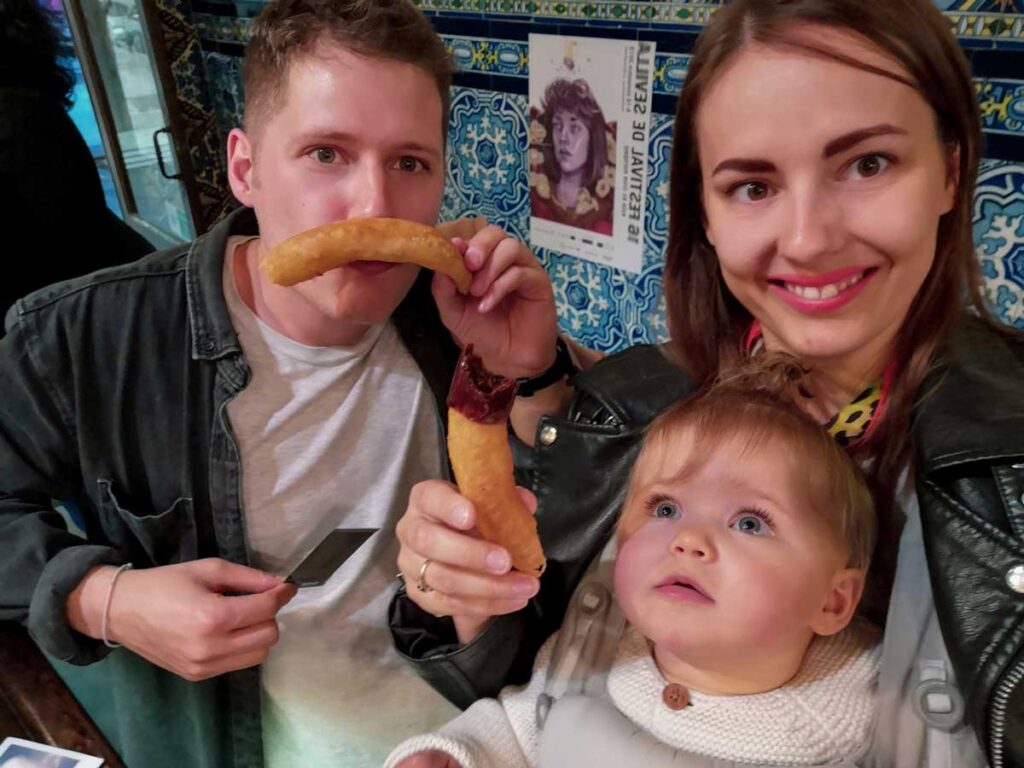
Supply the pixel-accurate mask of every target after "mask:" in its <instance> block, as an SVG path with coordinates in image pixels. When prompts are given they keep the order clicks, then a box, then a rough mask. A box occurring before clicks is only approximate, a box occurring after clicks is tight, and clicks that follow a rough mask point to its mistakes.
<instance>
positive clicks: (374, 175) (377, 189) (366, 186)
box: [348, 162, 392, 219]
mask: <svg viewBox="0 0 1024 768" xmlns="http://www.w3.org/2000/svg"><path fill="white" fill-rule="evenodd" d="M353 176H354V177H353V178H351V179H349V182H350V183H351V184H352V187H351V189H350V190H349V194H350V203H349V210H348V214H349V216H348V217H349V218H350V219H376V218H380V217H383V216H390V215H391V214H392V211H391V201H390V190H389V188H388V183H389V179H388V173H387V169H386V168H385V167H384V166H383V165H382V164H380V163H376V162H366V163H365V164H364V165H363V167H362V168H361V169H360V172H359V173H357V174H353Z"/></svg>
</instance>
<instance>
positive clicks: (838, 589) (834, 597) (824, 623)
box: [811, 568, 864, 636]
mask: <svg viewBox="0 0 1024 768" xmlns="http://www.w3.org/2000/svg"><path fill="white" fill-rule="evenodd" d="M863 592H864V571H862V570H861V569H860V568H844V569H843V570H841V571H836V573H835V575H834V576H833V577H832V584H831V585H830V586H829V590H828V594H827V595H826V596H825V601H824V603H822V606H821V611H819V612H818V615H817V616H815V617H814V620H813V621H812V622H811V630H812V631H813V632H814V633H815V634H817V635H825V636H827V635H834V634H836V633H837V632H840V631H842V630H843V629H845V628H846V625H847V624H849V623H850V619H852V618H853V612H854V611H856V610H857V604H858V603H859V602H860V596H861V594H862V593H863Z"/></svg>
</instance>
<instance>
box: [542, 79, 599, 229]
mask: <svg viewBox="0 0 1024 768" xmlns="http://www.w3.org/2000/svg"><path fill="white" fill-rule="evenodd" d="M531 112H532V113H533V114H531V121H532V124H531V126H530V136H531V139H532V140H533V142H532V143H531V147H530V149H531V152H530V158H531V162H530V200H531V202H530V205H531V213H532V214H533V215H534V216H537V217H540V218H542V219H548V220H550V221H555V222H558V223H561V224H568V225H570V226H574V227H580V228H582V229H589V230H591V231H593V232H598V233H600V234H603V235H611V234H612V218H613V211H612V208H613V205H614V202H615V194H614V192H615V189H614V185H615V163H614V162H613V161H614V140H613V139H610V137H609V133H610V131H609V127H608V125H607V124H606V123H605V120H604V114H603V113H602V112H601V106H600V105H599V104H598V103H597V99H595V98H594V94H593V93H592V92H591V90H590V86H589V85H587V81H586V80H571V81H570V80H566V79H565V78H558V79H556V80H553V81H552V82H551V83H550V84H549V85H548V87H547V88H546V89H545V90H544V99H543V101H542V103H541V111H540V113H539V114H538V113H536V112H535V111H534V110H531ZM610 147H611V148H612V151H611V152H609V148H610Z"/></svg>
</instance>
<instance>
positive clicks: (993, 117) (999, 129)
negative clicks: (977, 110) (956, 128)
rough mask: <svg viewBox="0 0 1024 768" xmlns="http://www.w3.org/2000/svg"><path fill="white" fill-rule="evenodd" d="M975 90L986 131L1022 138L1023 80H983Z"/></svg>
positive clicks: (1023, 117) (977, 83)
mask: <svg viewBox="0 0 1024 768" xmlns="http://www.w3.org/2000/svg"><path fill="white" fill-rule="evenodd" d="M1022 57H1024V55H1022ZM975 88H976V89H977V91H978V102H979V104H980V106H981V118H982V127H983V128H984V129H985V130H986V131H988V132H989V133H1005V134H1010V135H1017V136H1024V80H997V79H994V78H993V79H984V80H978V81H977V82H976V83H975Z"/></svg>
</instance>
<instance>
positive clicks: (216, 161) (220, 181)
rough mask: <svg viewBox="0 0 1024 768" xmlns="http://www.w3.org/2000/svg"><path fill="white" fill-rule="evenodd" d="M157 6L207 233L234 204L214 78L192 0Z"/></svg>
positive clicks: (201, 226)
mask: <svg viewBox="0 0 1024 768" xmlns="http://www.w3.org/2000/svg"><path fill="white" fill-rule="evenodd" d="M156 8H157V12H158V15H159V19H160V33H161V36H162V38H163V46H164V48H165V50H166V53H167V60H168V62H169V66H170V70H171V77H172V78H173V81H174V89H175V94H174V95H175V97H176V106H177V108H178V112H179V114H180V117H181V122H182V124H183V126H184V133H185V135H184V137H183V138H184V143H185V146H186V147H187V151H188V155H189V160H190V162H191V165H192V173H193V176H194V178H195V182H196V188H197V191H198V197H199V209H200V211H199V221H197V222H196V229H197V231H199V232H204V231H206V229H208V228H209V227H211V226H212V225H213V224H214V223H216V221H217V220H218V219H220V218H221V217H222V216H223V215H224V214H225V213H226V212H227V211H228V209H229V208H230V206H231V201H232V198H231V193H230V191H229V190H228V185H227V175H226V172H225V168H224V157H223V149H222V148H223V146H224V136H223V134H222V133H221V131H220V126H219V124H218V122H217V119H216V116H215V114H214V109H213V104H212V100H211V98H210V93H209V89H208V84H209V82H210V80H209V77H208V75H207V73H206V68H205V66H204V62H203V58H202V51H201V49H200V47H199V41H198V38H197V36H196V25H195V22H194V21H193V19H192V18H191V11H190V10H189V7H188V4H187V2H186V1H185V0H157V2H156Z"/></svg>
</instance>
